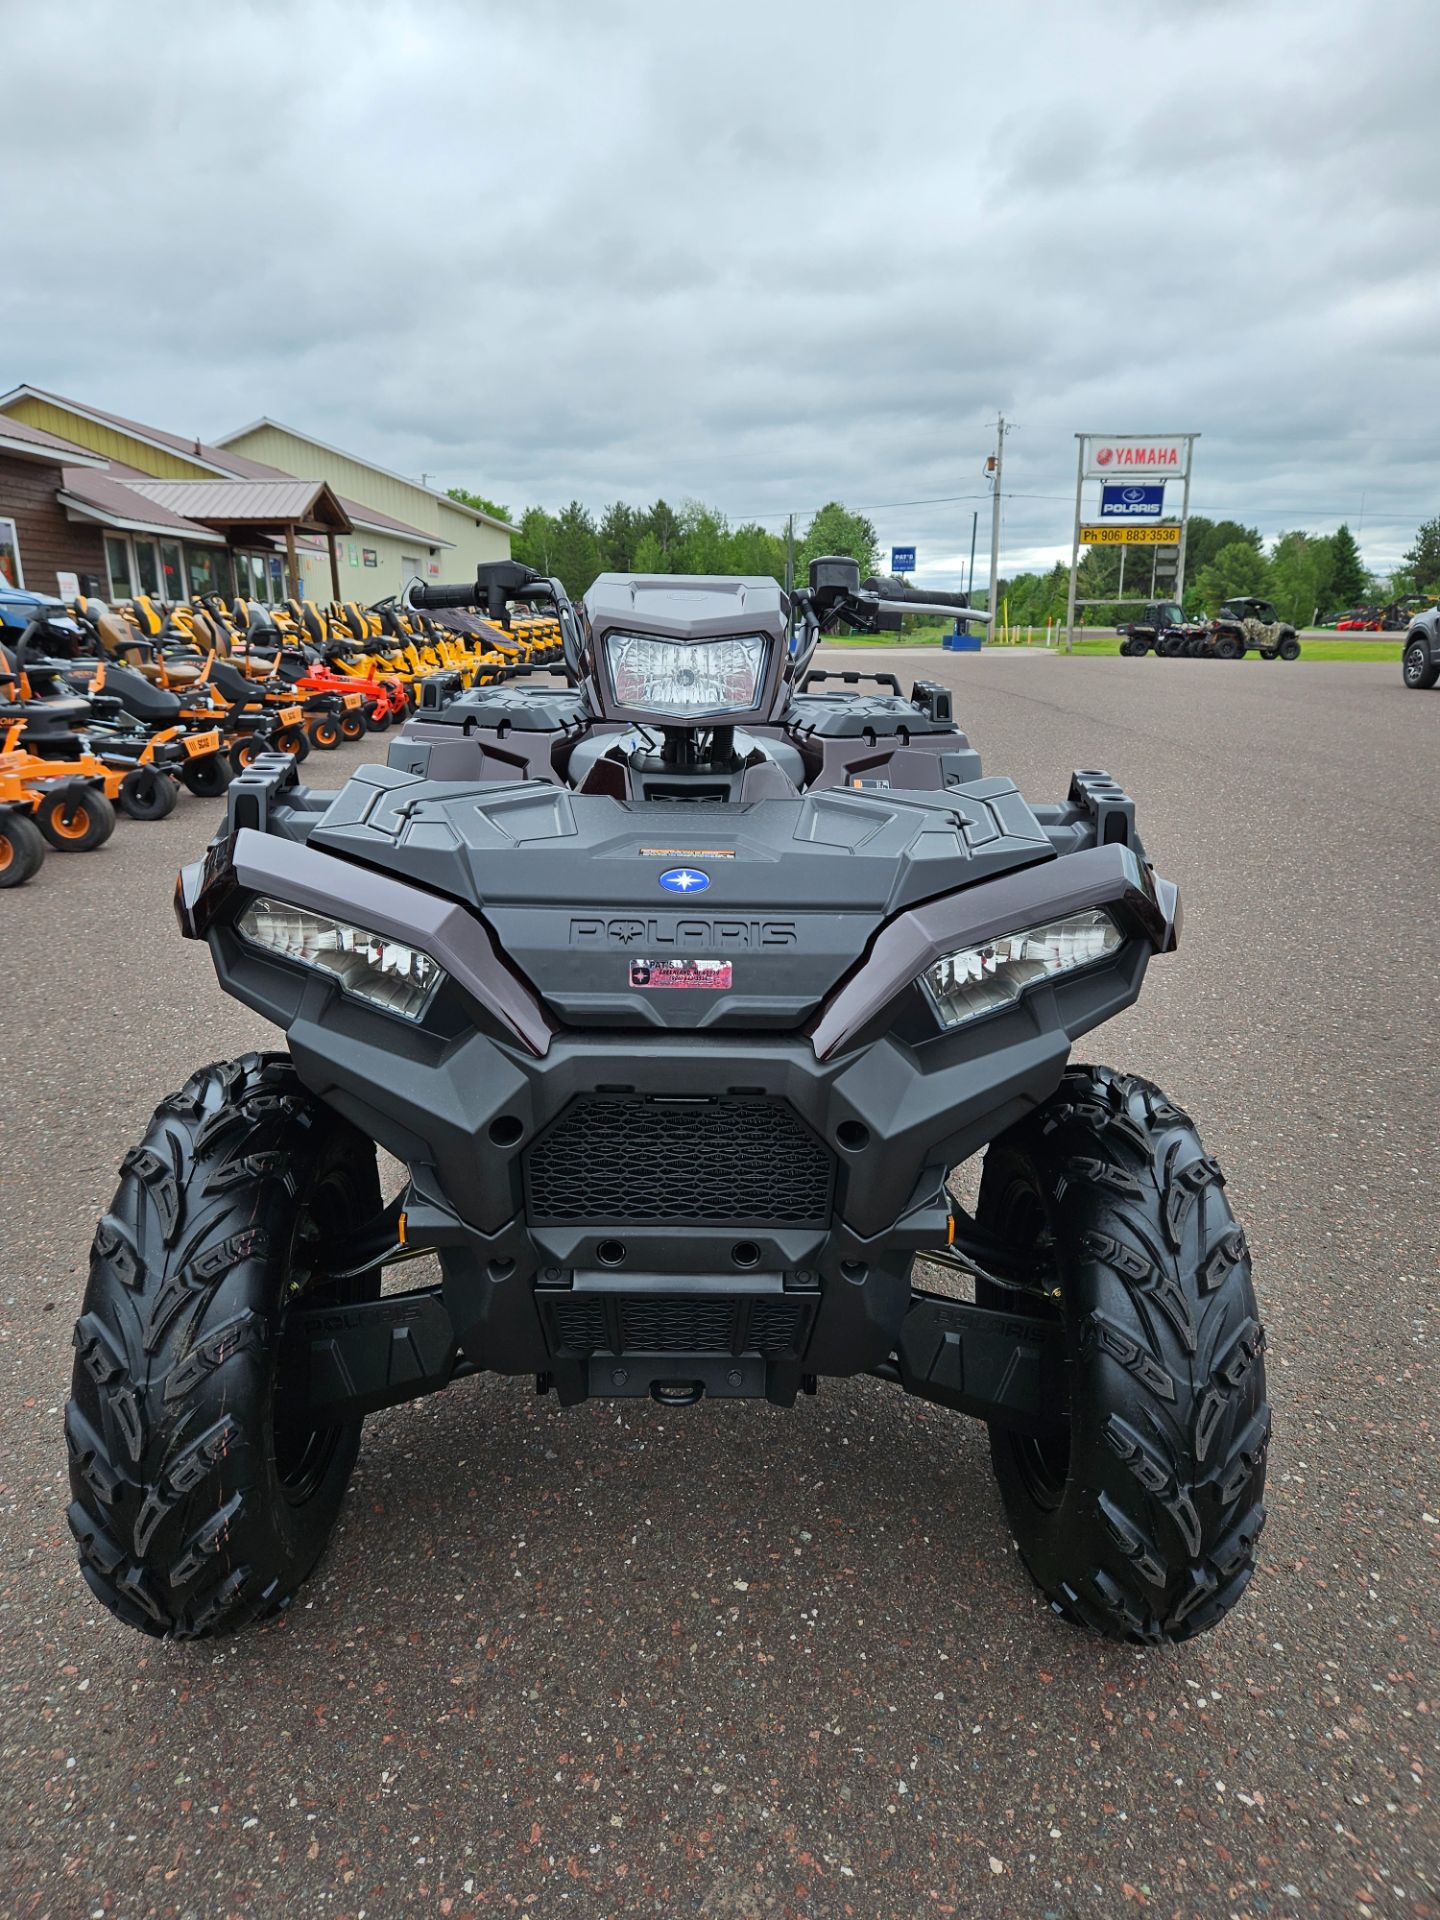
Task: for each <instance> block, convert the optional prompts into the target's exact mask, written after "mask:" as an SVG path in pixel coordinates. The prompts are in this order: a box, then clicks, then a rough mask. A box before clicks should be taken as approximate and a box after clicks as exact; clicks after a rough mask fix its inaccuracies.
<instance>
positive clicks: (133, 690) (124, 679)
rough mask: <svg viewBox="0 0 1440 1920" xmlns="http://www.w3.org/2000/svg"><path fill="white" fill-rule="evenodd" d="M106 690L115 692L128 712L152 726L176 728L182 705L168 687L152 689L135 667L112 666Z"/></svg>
mask: <svg viewBox="0 0 1440 1920" xmlns="http://www.w3.org/2000/svg"><path fill="white" fill-rule="evenodd" d="M105 691H106V693H113V694H114V696H115V698H116V699H117V700H118V701H119V702H120V705H121V706H122V707H123V708H124V710H125V711H126V713H128V714H131V715H133V716H134V718H135V719H137V720H143V721H145V722H146V723H147V724H148V725H151V726H163V727H173V726H174V725H175V723H176V721H177V720H178V719H179V718H180V702H179V701H178V700H177V699H176V697H175V695H174V694H173V693H171V692H170V691H169V690H168V688H165V687H157V686H152V684H151V683H150V681H148V680H147V679H146V678H145V676H144V674H143V673H137V672H136V671H135V669H134V668H133V667H113V666H112V667H110V668H108V669H107V671H106V674H105Z"/></svg>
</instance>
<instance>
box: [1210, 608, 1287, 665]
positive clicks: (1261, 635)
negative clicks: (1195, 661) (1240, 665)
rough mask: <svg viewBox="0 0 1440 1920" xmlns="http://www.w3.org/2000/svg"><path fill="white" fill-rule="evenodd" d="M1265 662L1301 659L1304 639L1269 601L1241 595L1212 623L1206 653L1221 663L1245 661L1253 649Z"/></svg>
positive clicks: (1222, 609) (1218, 614)
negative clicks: (1221, 661) (1223, 661)
mask: <svg viewBox="0 0 1440 1920" xmlns="http://www.w3.org/2000/svg"><path fill="white" fill-rule="evenodd" d="M1252 647H1253V648H1254V649H1255V651H1256V652H1257V653H1258V654H1259V655H1260V658H1261V659H1262V660H1273V659H1275V658H1276V656H1277V655H1278V656H1279V658H1280V659H1282V660H1298V659H1299V658H1300V638H1299V635H1298V634H1297V633H1296V631H1295V629H1294V627H1292V626H1291V625H1290V624H1289V622H1288V621H1286V620H1282V619H1281V618H1280V616H1279V614H1278V613H1277V612H1276V611H1275V608H1274V606H1273V604H1272V603H1271V602H1270V601H1269V600H1259V599H1257V598H1256V597H1255V596H1254V595H1253V594H1241V595H1239V596H1238V597H1237V598H1236V599H1233V600H1227V601H1226V602H1225V604H1224V606H1223V607H1221V609H1220V611H1219V613H1217V614H1216V616H1215V618H1214V619H1213V620H1212V621H1211V622H1210V637H1209V639H1208V641H1207V642H1206V643H1205V649H1204V650H1205V651H1206V652H1207V653H1210V654H1213V655H1214V657H1215V658H1216V659H1217V660H1243V659H1244V658H1245V655H1246V654H1247V653H1248V652H1249V651H1250V649H1251V648H1252Z"/></svg>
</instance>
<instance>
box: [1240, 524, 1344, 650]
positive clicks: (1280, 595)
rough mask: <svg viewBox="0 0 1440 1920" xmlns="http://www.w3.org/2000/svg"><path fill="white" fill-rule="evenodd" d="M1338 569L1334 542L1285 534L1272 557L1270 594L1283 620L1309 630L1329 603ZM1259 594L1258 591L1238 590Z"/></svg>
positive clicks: (1307, 534) (1309, 536)
mask: <svg viewBox="0 0 1440 1920" xmlns="http://www.w3.org/2000/svg"><path fill="white" fill-rule="evenodd" d="M1334 570H1335V550H1334V546H1333V543H1332V542H1331V541H1330V540H1326V539H1316V537H1315V536H1314V535H1313V534H1309V533H1298V532H1297V533H1282V534H1281V536H1280V538H1279V539H1278V540H1277V541H1276V543H1275V551H1274V553H1273V554H1271V556H1270V577H1269V587H1268V592H1269V595H1270V598H1271V599H1272V600H1273V601H1274V602H1275V606H1276V610H1277V611H1278V613H1279V615H1280V618H1281V619H1282V620H1288V621H1289V622H1290V624H1291V625H1292V626H1296V627H1308V626H1309V624H1310V622H1311V621H1312V620H1314V619H1316V618H1317V617H1318V615H1319V612H1320V610H1321V607H1322V603H1325V602H1327V601H1328V597H1329V595H1330V592H1331V580H1332V578H1333V576H1334ZM1238 591H1244V592H1251V593H1254V592H1258V591H1259V589H1258V588H1254V587H1251V588H1244V589H1238Z"/></svg>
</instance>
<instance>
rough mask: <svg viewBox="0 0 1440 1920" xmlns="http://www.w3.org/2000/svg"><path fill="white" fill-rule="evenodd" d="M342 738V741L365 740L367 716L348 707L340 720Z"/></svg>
mask: <svg viewBox="0 0 1440 1920" xmlns="http://www.w3.org/2000/svg"><path fill="white" fill-rule="evenodd" d="M338 724H339V727H340V738H341V739H342V740H363V739H364V738H365V716H364V714H363V713H360V712H358V711H356V710H355V709H354V708H349V707H347V708H346V710H345V712H344V713H342V714H341V716H340V719H339V722H338Z"/></svg>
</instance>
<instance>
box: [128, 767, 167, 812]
mask: <svg viewBox="0 0 1440 1920" xmlns="http://www.w3.org/2000/svg"><path fill="white" fill-rule="evenodd" d="M179 799H180V794H179V790H178V789H177V787H176V785H175V782H174V781H173V780H172V779H171V778H170V776H169V774H168V773H159V772H157V771H156V769H155V768H154V767H132V768H131V769H130V771H129V773H127V774H126V776H125V778H124V779H123V780H122V781H121V782H120V794H119V800H120V811H121V812H122V813H124V814H128V815H129V817H130V818H131V819H132V820H164V819H166V818H168V816H169V815H170V814H172V813H173V812H174V811H175V808H176V805H177V804H178V802H179Z"/></svg>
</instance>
